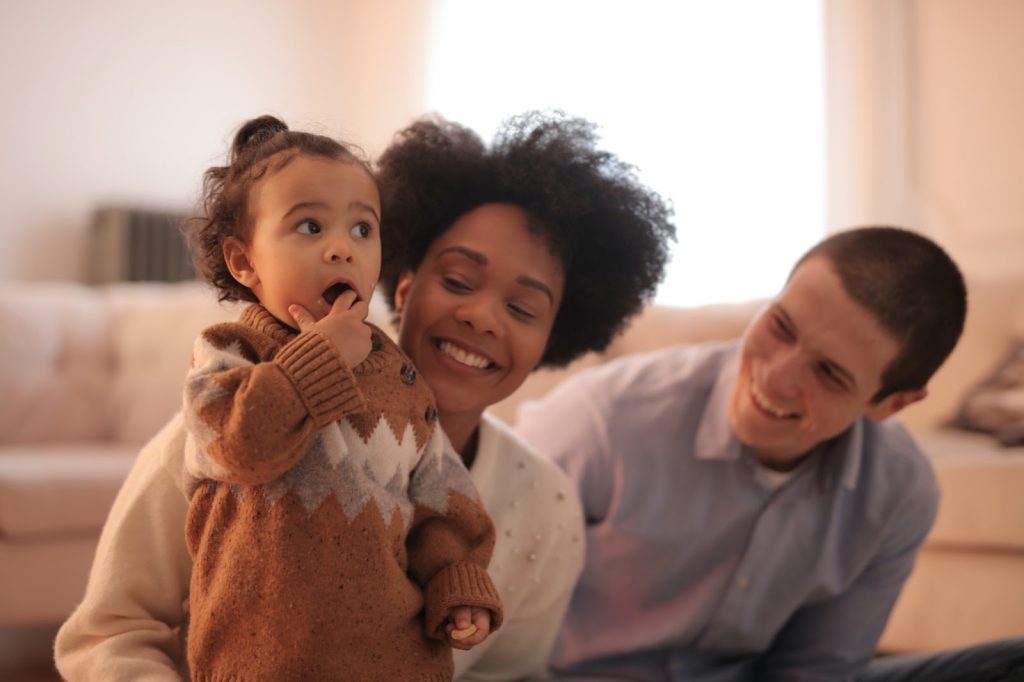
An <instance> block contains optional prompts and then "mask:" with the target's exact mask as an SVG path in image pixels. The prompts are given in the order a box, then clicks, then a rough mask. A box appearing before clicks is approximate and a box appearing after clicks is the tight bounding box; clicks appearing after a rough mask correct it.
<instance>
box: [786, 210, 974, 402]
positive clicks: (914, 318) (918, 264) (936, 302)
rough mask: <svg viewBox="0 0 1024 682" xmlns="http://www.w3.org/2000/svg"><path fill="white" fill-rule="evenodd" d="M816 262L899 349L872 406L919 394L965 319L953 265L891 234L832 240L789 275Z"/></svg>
mask: <svg viewBox="0 0 1024 682" xmlns="http://www.w3.org/2000/svg"><path fill="white" fill-rule="evenodd" d="M815 256H824V257H825V258H827V259H828V260H829V262H830V263H831V265H832V267H833V268H834V269H835V272H836V274H837V275H838V276H839V279H840V280H841V281H842V283H843V287H844V288H845V289H846V293H847V294H848V295H849V296H850V298H852V299H853V300H854V301H856V302H857V303H859V304H860V305H862V306H864V307H865V308H866V309H867V310H868V311H869V312H870V313H871V314H872V315H874V317H875V318H876V319H877V320H878V322H879V323H880V324H881V326H882V328H883V329H885V330H886V331H887V332H889V333H890V334H892V336H893V337H894V338H895V339H896V340H897V341H899V343H900V352H899V353H898V354H897V356H896V358H895V359H893V361H892V362H890V363H889V366H888V367H886V369H885V371H884V372H883V373H882V386H881V388H880V389H879V390H878V392H877V393H876V394H875V396H874V397H873V398H872V400H873V401H875V402H878V401H880V400H882V399H883V398H885V397H886V396H888V395H891V394H892V393H896V392H898V391H905V390H914V389H920V388H924V387H925V386H926V385H927V383H928V380H929V379H931V377H932V375H933V374H934V373H935V371H936V370H938V368H939V367H940V366H941V365H942V363H943V362H944V361H945V360H946V358H947V357H948V356H949V354H950V353H951V352H952V351H953V348H954V347H955V346H956V343H957V341H958V340H959V338H960V333H961V332H962V331H963V327H964V318H965V317H966V314H967V288H966V286H965V285H964V280H963V276H962V275H961V273H960V269H959V268H958V267H957V266H956V263H954V262H953V259H952V258H950V257H949V255H948V254H947V253H946V252H945V251H943V250H942V248H941V247H939V245H938V244H936V243H935V242H933V241H932V240H930V239H928V238H927V237H924V236H922V235H920V234H917V233H915V232H910V231H908V230H903V229H899V228H895V227H861V228H856V229H851V230H847V231H844V232H838V233H836V234H834V235H832V236H830V237H828V238H826V239H824V240H822V241H821V242H819V243H818V244H817V245H816V246H814V247H812V248H811V249H810V250H809V251H808V252H807V253H805V254H804V255H803V256H802V257H801V258H800V260H799V261H798V262H797V264H796V265H795V266H794V267H793V271H795V270H796V269H797V268H798V267H800V265H801V264H802V263H804V262H805V261H807V260H809V259H810V258H813V257H815ZM790 276H792V272H791V273H790Z"/></svg>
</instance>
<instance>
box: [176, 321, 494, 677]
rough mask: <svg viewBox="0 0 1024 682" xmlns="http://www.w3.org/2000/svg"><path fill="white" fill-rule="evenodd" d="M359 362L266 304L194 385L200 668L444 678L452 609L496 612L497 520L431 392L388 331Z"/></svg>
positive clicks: (191, 526) (207, 347) (195, 639)
mask: <svg viewBox="0 0 1024 682" xmlns="http://www.w3.org/2000/svg"><path fill="white" fill-rule="evenodd" d="M373 346H374V350H373V351H372V352H371V353H370V355H369V356H368V357H367V358H366V360H364V361H363V362H362V363H360V364H359V365H358V366H356V367H355V368H354V369H352V370H350V369H348V368H347V367H345V365H344V363H343V362H342V360H341V359H340V356H339V355H338V353H337V352H336V350H335V348H334V346H333V345H332V344H331V343H330V342H329V341H328V340H327V339H326V337H324V336H322V335H320V334H319V333H316V332H303V333H300V334H296V333H295V332H294V331H293V330H291V329H290V328H288V327H286V326H284V325H282V324H281V323H280V322H278V321H277V320H276V319H275V318H274V317H273V316H271V315H270V314H269V313H268V312H267V311H266V310H265V309H264V308H262V307H261V306H258V305H254V306H251V307H249V308H248V309H246V311H245V312H244V313H243V315H242V317H241V319H240V320H239V322H237V323H228V324H219V325H215V326H213V327H210V328H209V329H207V330H205V331H204V332H203V334H202V335H201V336H200V338H199V339H198V340H197V341H196V345H195V350H194V352H193V361H192V362H193V366H192V369H191V370H190V372H189V375H188V380H187V382H186V388H185V419H186V424H187V425H188V430H189V437H188V441H187V445H186V468H187V474H188V479H189V481H190V482H191V486H190V492H191V504H190V508H189V515H188V520H187V524H186V542H187V544H188V548H189V552H190V553H191V555H192V558H193V561H194V568H193V572H192V583H191V595H190V605H189V606H190V625H189V638H188V640H189V641H188V658H189V665H190V668H191V670H192V676H193V679H196V680H275V681H279V680H298V679H310V680H342V679H344V680H387V681H388V682H393V681H396V680H447V679H451V676H452V661H451V649H450V647H449V645H448V643H447V642H446V640H445V634H444V624H445V619H446V616H447V613H448V609H449V608H450V607H452V606H457V605H470V606H481V607H485V608H488V609H490V610H491V611H492V614H493V616H492V617H493V621H492V629H494V628H496V627H498V626H499V625H500V622H501V605H500V602H499V599H498V595H497V591H496V590H495V588H494V585H493V584H492V583H491V580H490V578H489V577H488V575H487V571H486V568H487V563H488V561H489V559H490V555H491V550H492V548H493V546H494V525H493V523H492V522H491V520H490V517H489V516H488V515H487V512H486V511H485V510H484V508H483V505H482V503H481V502H480V500H479V498H478V496H477V494H476V491H475V489H474V488H473V484H472V482H471V481H470V478H469V473H468V472H467V471H466V469H465V467H464V466H463V464H462V461H461V460H460V458H459V457H458V455H457V454H456V453H455V452H454V451H453V450H452V448H451V445H450V444H449V443H448V440H447V438H446V437H445V436H444V434H443V432H442V431H441V429H440V428H439V427H438V426H437V422H436V420H437V410H436V409H435V407H434V403H433V397H432V395H431V393H430V390H429V388H428V387H427V386H426V384H425V383H424V382H423V380H422V379H420V378H419V377H418V376H417V374H416V370H415V369H414V368H413V366H412V363H411V362H410V361H409V359H408V358H406V357H405V355H403V354H402V352H401V351H400V350H399V349H398V348H397V347H396V346H395V345H394V343H392V342H391V341H390V339H388V338H387V336H386V335H385V334H384V333H383V332H381V331H380V330H379V329H376V328H374V331H373Z"/></svg>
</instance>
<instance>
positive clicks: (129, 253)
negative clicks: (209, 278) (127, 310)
mask: <svg viewBox="0 0 1024 682" xmlns="http://www.w3.org/2000/svg"><path fill="white" fill-rule="evenodd" d="M184 218H185V214H184V213H172V212H169V211H152V210H140V209H134V208H124V207H116V206H114V207H103V208H99V209H97V210H96V212H95V213H94V215H93V223H92V233H91V255H90V279H91V280H92V282H93V283H95V284H106V283H109V282H178V281H181V280H188V279H194V278H195V271H194V270H193V268H192V262H191V260H190V259H189V255H188V248H187V247H186V245H185V238H184V236H183V235H182V234H181V230H180V225H181V221H182V220H183V219H184Z"/></svg>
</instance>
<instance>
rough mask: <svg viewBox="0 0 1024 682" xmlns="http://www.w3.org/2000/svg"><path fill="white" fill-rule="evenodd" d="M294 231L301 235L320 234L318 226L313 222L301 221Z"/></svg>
mask: <svg viewBox="0 0 1024 682" xmlns="http://www.w3.org/2000/svg"><path fill="white" fill-rule="evenodd" d="M295 231H296V232H299V233H301V234H320V225H319V224H318V223H317V222H316V221H313V220H303V221H302V222H301V223H299V226H298V227H296V228H295Z"/></svg>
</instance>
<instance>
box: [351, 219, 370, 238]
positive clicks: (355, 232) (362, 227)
mask: <svg viewBox="0 0 1024 682" xmlns="http://www.w3.org/2000/svg"><path fill="white" fill-rule="evenodd" d="M370 232H371V228H370V226H369V224H367V223H359V224H358V225H355V226H353V228H352V236H353V237H358V238H360V239H366V238H367V237H369V236H370Z"/></svg>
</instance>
